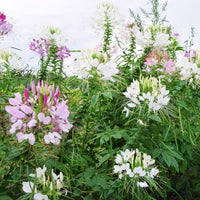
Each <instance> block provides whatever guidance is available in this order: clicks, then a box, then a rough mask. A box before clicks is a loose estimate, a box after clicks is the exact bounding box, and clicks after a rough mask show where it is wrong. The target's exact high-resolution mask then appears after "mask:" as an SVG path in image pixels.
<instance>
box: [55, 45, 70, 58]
mask: <svg viewBox="0 0 200 200" xmlns="http://www.w3.org/2000/svg"><path fill="white" fill-rule="evenodd" d="M56 55H57V56H58V57H57V59H58V60H61V59H63V58H67V57H69V56H70V52H69V50H68V48H67V47H66V46H64V47H61V48H59V49H57V53H56Z"/></svg>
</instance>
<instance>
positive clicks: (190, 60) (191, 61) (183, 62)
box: [175, 50, 200, 82]
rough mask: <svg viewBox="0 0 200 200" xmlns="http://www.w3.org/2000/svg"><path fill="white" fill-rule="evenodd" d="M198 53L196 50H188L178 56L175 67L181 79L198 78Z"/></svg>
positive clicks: (199, 70)
mask: <svg viewBox="0 0 200 200" xmlns="http://www.w3.org/2000/svg"><path fill="white" fill-rule="evenodd" d="M198 64H199V55H198V52H196V51H192V50H191V51H188V52H187V53H186V54H185V55H184V56H181V57H178V59H177V62H176V64H175V67H176V68H177V70H178V71H179V74H180V78H181V80H189V81H190V82H192V81H193V79H195V80H197V81H199V80H200V68H199V67H198Z"/></svg>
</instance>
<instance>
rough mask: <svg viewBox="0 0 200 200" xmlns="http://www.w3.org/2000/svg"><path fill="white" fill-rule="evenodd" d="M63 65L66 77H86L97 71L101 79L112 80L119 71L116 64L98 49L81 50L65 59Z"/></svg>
mask: <svg viewBox="0 0 200 200" xmlns="http://www.w3.org/2000/svg"><path fill="white" fill-rule="evenodd" d="M64 66H65V67H64V71H65V73H66V75H67V76H68V77H72V76H76V77H77V78H78V79H88V78H89V77H93V73H97V74H98V75H99V76H100V77H101V79H102V80H110V81H113V82H114V81H115V79H114V78H113V76H115V75H116V74H117V73H118V72H119V69H118V67H117V64H116V63H115V62H114V61H113V60H112V59H111V60H109V59H108V58H107V55H106V54H103V53H100V52H99V50H98V49H87V50H82V51H81V52H80V53H78V54H77V55H76V56H75V57H71V59H67V60H66V62H65V63H64Z"/></svg>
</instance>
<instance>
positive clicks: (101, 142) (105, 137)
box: [100, 135, 109, 145]
mask: <svg viewBox="0 0 200 200" xmlns="http://www.w3.org/2000/svg"><path fill="white" fill-rule="evenodd" d="M107 141H109V137H108V136H107V135H104V136H102V137H101V139H100V145H102V144H104V143H106V142H107Z"/></svg>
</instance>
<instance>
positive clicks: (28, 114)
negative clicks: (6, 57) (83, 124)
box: [5, 81, 72, 145]
mask: <svg viewBox="0 0 200 200" xmlns="http://www.w3.org/2000/svg"><path fill="white" fill-rule="evenodd" d="M30 88H31V89H32V93H30ZM24 96H25V100H24V101H23V100H22V97H21V94H20V93H15V98H10V99H9V103H10V104H11V106H6V107H5V110H6V111H7V112H8V113H9V114H10V115H11V123H12V125H11V128H10V133H11V134H15V133H16V137H17V139H18V142H23V141H24V140H28V141H29V143H30V144H31V145H33V144H34V143H35V141H36V138H37V137H39V138H40V137H41V136H42V137H43V139H44V142H45V143H46V144H50V143H52V144H54V145H58V144H60V140H61V139H62V134H63V133H68V132H69V130H70V129H71V128H72V125H71V124H70V123H69V121H68V117H69V114H70V112H69V110H68V106H67V105H66V104H67V101H60V99H59V97H60V91H59V87H57V88H56V90H54V85H52V86H49V85H48V83H47V82H46V83H44V82H43V81H42V82H40V81H39V82H38V83H37V85H35V82H34V81H33V82H32V84H31V87H30V86H29V85H28V86H27V88H25V92H24ZM36 113H38V114H36ZM44 132H45V133H46V132H49V133H48V134H44Z"/></svg>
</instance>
